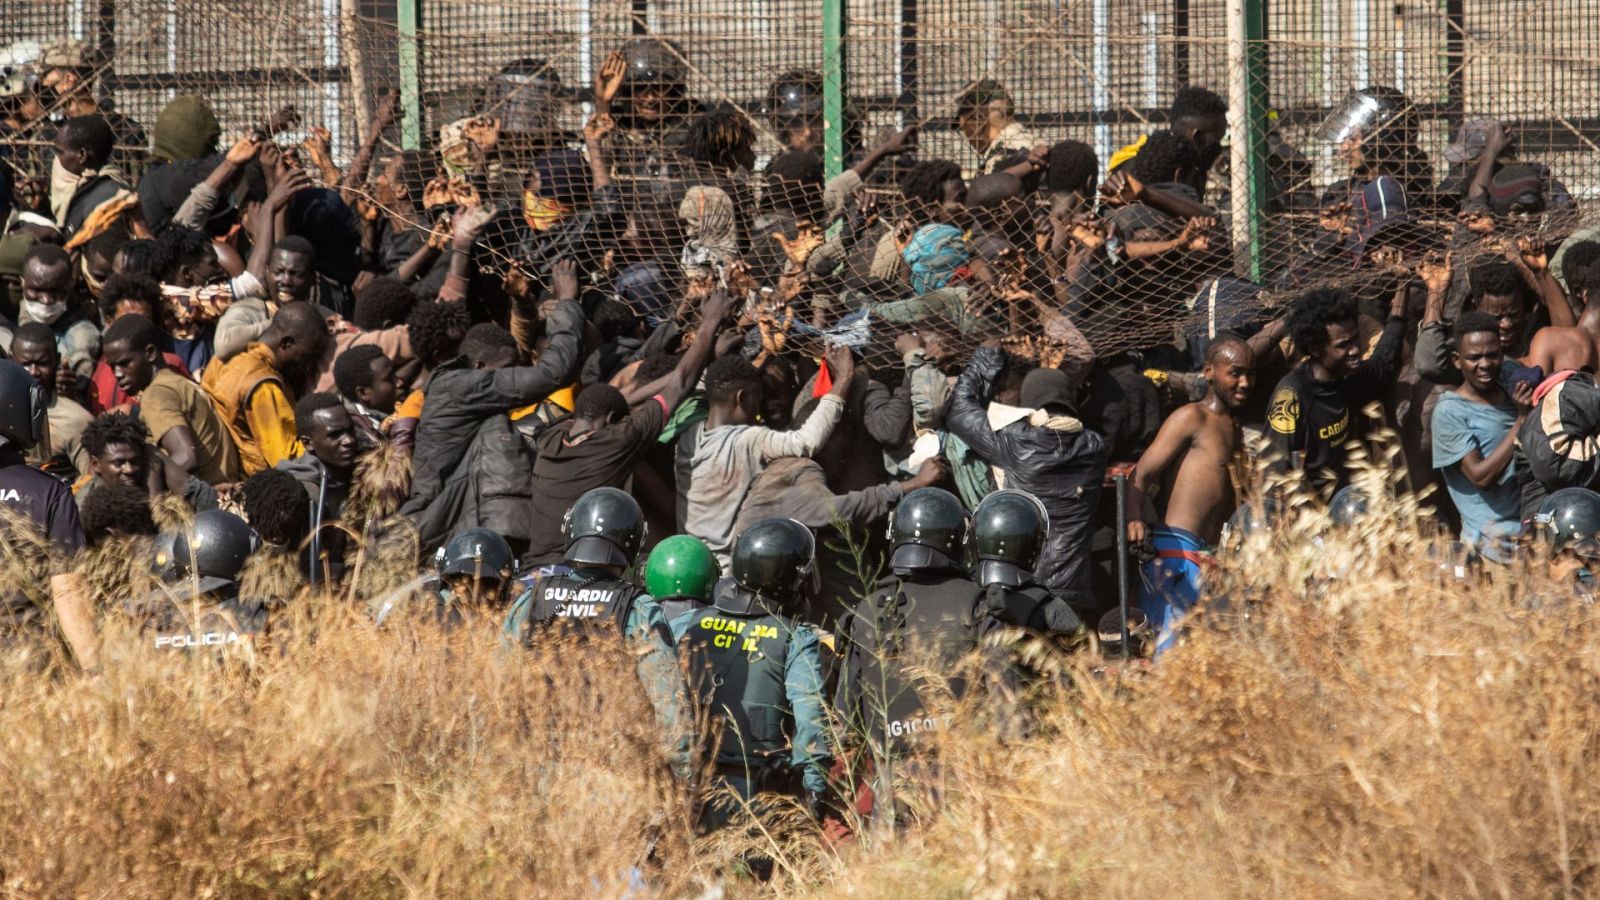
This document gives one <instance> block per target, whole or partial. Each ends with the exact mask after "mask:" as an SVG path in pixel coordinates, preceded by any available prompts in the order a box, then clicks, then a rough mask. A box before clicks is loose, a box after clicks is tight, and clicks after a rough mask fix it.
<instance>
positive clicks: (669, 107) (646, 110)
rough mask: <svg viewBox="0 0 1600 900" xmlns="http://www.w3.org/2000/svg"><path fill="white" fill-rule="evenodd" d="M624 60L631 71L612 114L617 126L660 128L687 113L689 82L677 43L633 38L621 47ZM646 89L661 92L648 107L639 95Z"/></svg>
mask: <svg viewBox="0 0 1600 900" xmlns="http://www.w3.org/2000/svg"><path fill="white" fill-rule="evenodd" d="M622 57H623V60H624V61H625V62H626V64H627V67H628V69H627V74H626V75H625V76H623V80H622V87H621V89H620V90H619V91H618V96H617V99H618V100H619V101H620V102H619V103H618V104H617V107H616V108H615V109H614V110H613V111H612V112H613V115H615V116H616V117H617V124H619V125H621V126H622V127H624V128H641V127H645V126H649V125H657V126H659V125H661V124H665V123H666V122H667V121H668V120H672V119H676V118H677V117H679V116H682V115H684V114H685V113H686V112H687V111H688V104H687V103H686V102H685V98H686V97H687V96H688V94H689V88H688V79H687V78H686V76H685V70H684V65H683V58H684V57H683V52H682V51H681V50H679V49H678V47H677V45H676V44H673V43H671V42H670V41H666V40H662V39H660V38H652V37H642V38H634V39H633V40H631V41H629V42H628V43H626V44H624V45H623V46H622ZM646 89H651V90H652V91H654V92H656V93H659V94H660V97H659V99H655V100H651V101H650V102H649V103H648V104H645V103H644V102H643V101H641V99H640V96H639V95H640V94H641V93H643V92H644V91H645V90H646Z"/></svg>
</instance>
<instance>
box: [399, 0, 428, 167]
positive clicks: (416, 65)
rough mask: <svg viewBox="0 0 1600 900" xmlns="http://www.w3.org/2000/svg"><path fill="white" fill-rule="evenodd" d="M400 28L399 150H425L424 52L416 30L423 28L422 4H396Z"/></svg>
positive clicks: (414, 0)
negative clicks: (423, 127)
mask: <svg viewBox="0 0 1600 900" xmlns="http://www.w3.org/2000/svg"><path fill="white" fill-rule="evenodd" d="M395 14H396V15H395V18H396V20H397V22H398V24H399V27H400V47H399V50H400V112H401V118H400V146H402V147H404V148H405V149H407V150H420V149H422V49H421V47H420V46H419V45H418V44H417V30H418V28H419V27H420V26H421V24H422V0H396V3H395Z"/></svg>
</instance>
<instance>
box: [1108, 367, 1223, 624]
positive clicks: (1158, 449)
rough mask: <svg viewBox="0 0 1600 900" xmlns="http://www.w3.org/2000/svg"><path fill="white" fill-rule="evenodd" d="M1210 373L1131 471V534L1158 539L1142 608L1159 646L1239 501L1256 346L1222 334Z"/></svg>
mask: <svg viewBox="0 0 1600 900" xmlns="http://www.w3.org/2000/svg"><path fill="white" fill-rule="evenodd" d="M1204 375H1205V379H1206V383H1207V384H1208V385H1209V386H1210V390H1209V391H1208V392H1207V394H1206V397H1205V399H1204V400H1200V401H1199V402H1196V403H1190V404H1188V405H1187V406H1184V407H1182V408H1180V409H1179V410H1178V411H1177V412H1175V413H1173V414H1172V416H1171V417H1170V418H1168V419H1167V421H1166V422H1165V423H1163V424H1162V426H1161V431H1160V433H1158V434H1157V435H1156V439H1155V443H1153V444H1151V445H1150V449H1148V450H1146V451H1145V452H1144V455H1143V456H1142V457H1140V458H1139V464H1138V465H1137V466H1136V467H1135V468H1134V472H1133V489H1132V491H1131V497H1130V498H1129V503H1128V510H1129V518H1128V523H1127V528H1128V541H1129V543H1132V544H1140V543H1144V542H1145V541H1146V539H1147V538H1148V539H1149V540H1150V542H1151V543H1152V544H1154V548H1155V559H1153V560H1151V561H1150V562H1148V563H1146V564H1145V566H1144V570H1143V572H1142V573H1141V579H1140V581H1141V586H1140V589H1139V608H1140V609H1142V610H1143V611H1144V614H1145V615H1146V616H1147V617H1149V620H1150V625H1151V627H1152V628H1154V629H1155V630H1156V652H1158V653H1159V652H1161V651H1162V650H1165V649H1167V648H1168V647H1170V646H1171V645H1172V643H1173V641H1174V640H1175V639H1176V637H1177V625H1178V622H1179V620H1180V619H1181V618H1182V617H1183V614H1184V613H1185V612H1187V611H1188V609H1189V607H1191V606H1193V605H1194V603H1195V601H1196V600H1198V599H1200V587H1201V580H1202V577H1203V575H1204V566H1205V565H1206V564H1207V563H1208V562H1209V560H1210V557H1211V552H1212V548H1214V547H1215V546H1216V544H1217V541H1218V540H1219V539H1220V538H1221V536H1222V526H1223V524H1224V523H1225V522H1227V520H1228V516H1229V515H1230V514H1232V512H1233V510H1234V508H1235V507H1236V506H1238V502H1237V499H1236V497H1235V491H1234V475H1235V471H1236V469H1235V466H1236V465H1237V463H1238V461H1239V459H1240V451H1241V450H1242V448H1243V446H1244V439H1243V433H1242V432H1241V430H1240V428H1239V417H1238V411H1239V409H1240V408H1241V407H1243V406H1244V404H1245V401H1246V400H1248V399H1249V398H1250V387H1251V385H1252V383H1253V382H1254V379H1255V354H1254V353H1253V352H1251V350H1250V345H1249V344H1247V343H1246V342H1245V341H1243V340H1241V339H1240V338H1237V337H1224V338H1220V339H1218V340H1216V341H1214V342H1213V343H1212V344H1211V346H1210V348H1209V349H1208V351H1207V353H1206V366H1205V371H1204ZM1169 472H1170V473H1171V475H1172V477H1171V479H1170V489H1169V491H1168V497H1167V515H1166V521H1165V522H1164V523H1162V524H1159V525H1152V524H1150V523H1154V522H1155V521H1156V512H1155V505H1154V504H1153V503H1151V501H1150V497H1149V495H1150V491H1151V489H1152V487H1153V486H1155V485H1159V484H1161V483H1162V480H1163V479H1165V478H1166V476H1167V475H1168V474H1169Z"/></svg>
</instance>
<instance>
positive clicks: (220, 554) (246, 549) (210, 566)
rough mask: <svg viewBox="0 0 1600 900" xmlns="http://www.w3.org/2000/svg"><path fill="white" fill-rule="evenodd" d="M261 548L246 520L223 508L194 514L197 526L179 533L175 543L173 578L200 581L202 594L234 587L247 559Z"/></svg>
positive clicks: (173, 544)
mask: <svg viewBox="0 0 1600 900" xmlns="http://www.w3.org/2000/svg"><path fill="white" fill-rule="evenodd" d="M260 545H261V539H260V538H259V537H257V536H256V533H255V531H254V530H253V529H251V527H250V526H249V525H248V524H246V523H245V521H244V520H243V519H241V518H239V517H238V516H236V515H234V514H233V513H231V512H224V511H223V510H220V509H207V510H202V511H201V512H198V513H196V514H195V517H194V524H193V525H191V526H190V527H189V529H188V530H187V531H180V532H178V535H177V537H176V538H174V539H173V542H172V566H171V568H170V571H171V572H172V573H173V577H174V578H188V577H189V576H190V575H191V574H192V575H195V576H197V577H198V578H199V579H200V592H201V593H205V592H207V591H212V590H215V589H217V588H219V587H223V586H224V585H228V584H232V583H234V582H235V581H237V580H238V579H239V573H240V572H241V571H243V570H244V563H245V560H247V559H249V558H250V554H252V553H254V552H255V551H256V548H257V547H259V546H260Z"/></svg>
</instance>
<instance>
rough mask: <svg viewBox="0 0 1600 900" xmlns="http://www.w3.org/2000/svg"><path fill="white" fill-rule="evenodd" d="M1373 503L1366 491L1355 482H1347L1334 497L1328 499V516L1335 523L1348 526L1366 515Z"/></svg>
mask: <svg viewBox="0 0 1600 900" xmlns="http://www.w3.org/2000/svg"><path fill="white" fill-rule="evenodd" d="M1371 505H1372V503H1371V501H1370V500H1368V499H1367V492H1366V491H1363V490H1362V489H1361V488H1359V487H1356V486H1355V485H1353V484H1347V485H1345V486H1344V487H1342V488H1340V489H1339V490H1338V491H1337V492H1335V493H1334V495H1333V499H1332V500H1330V501H1328V516H1329V518H1331V519H1333V524H1335V525H1338V526H1340V527H1341V528H1348V527H1350V526H1351V525H1354V524H1355V523H1356V522H1358V521H1360V520H1361V519H1362V518H1363V517H1364V516H1366V514H1367V510H1368V508H1369V507H1370V506H1371Z"/></svg>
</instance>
